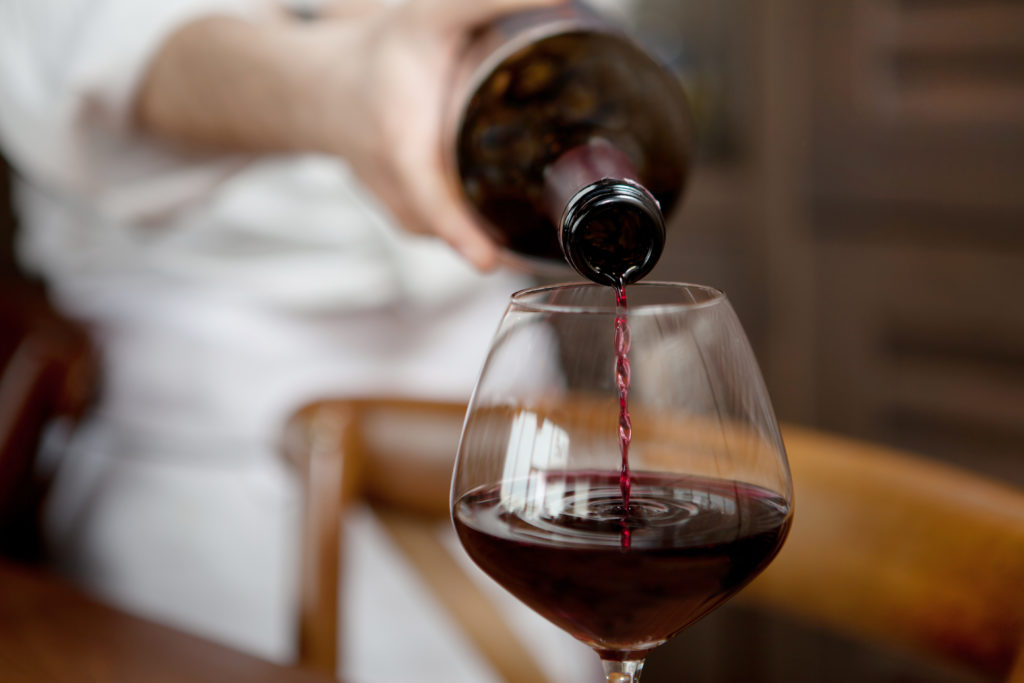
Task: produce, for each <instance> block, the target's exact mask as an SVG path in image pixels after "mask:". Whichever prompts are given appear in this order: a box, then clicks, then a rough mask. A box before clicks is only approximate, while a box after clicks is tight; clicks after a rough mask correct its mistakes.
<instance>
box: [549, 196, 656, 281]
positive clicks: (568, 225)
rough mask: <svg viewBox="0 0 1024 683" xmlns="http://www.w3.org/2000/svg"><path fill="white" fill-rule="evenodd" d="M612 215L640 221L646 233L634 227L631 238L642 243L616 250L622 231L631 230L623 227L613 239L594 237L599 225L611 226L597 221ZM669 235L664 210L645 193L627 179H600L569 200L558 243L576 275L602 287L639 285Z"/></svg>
mask: <svg viewBox="0 0 1024 683" xmlns="http://www.w3.org/2000/svg"><path fill="white" fill-rule="evenodd" d="M612 211H617V212H618V213H619V214H620V215H621V216H623V217H625V216H628V215H629V214H632V215H633V216H635V217H637V218H639V220H640V223H639V224H641V225H642V226H643V230H642V231H641V230H638V229H637V228H636V226H633V228H632V229H633V234H632V235H631V237H632V238H633V239H634V241H637V240H639V241H640V244H633V245H629V246H628V247H626V248H625V249H624V250H621V249H619V248H616V244H615V243H614V238H615V237H620V236H619V235H618V230H623V231H625V230H627V229H630V228H629V226H627V225H625V224H623V225H621V226H611V229H612V230H614V231H616V235H614V236H610V235H596V234H595V231H596V230H597V228H596V227H595V226H600V227H601V229H605V230H608V228H609V226H608V225H607V221H600V220H596V218H597V217H599V216H601V215H602V214H608V213H610V212H612ZM641 233H642V234H641ZM665 234H666V230H665V218H664V215H663V214H662V212H661V207H660V205H659V204H658V200H656V199H655V198H654V195H652V194H651V193H650V192H649V191H648V190H647V188H645V187H644V186H643V185H641V184H639V183H637V182H634V181H632V180H628V179H622V178H602V179H601V180H598V181H596V182H594V183H591V184H589V185H586V186H584V187H583V188H582V189H580V190H579V191H577V192H576V194H574V195H573V196H572V198H571V199H570V200H569V201H568V203H567V204H566V206H565V210H564V211H563V212H562V218H561V221H560V227H559V232H558V238H559V244H560V245H561V247H562V252H563V254H564V255H565V259H566V261H568V263H569V265H570V266H572V268H573V269H574V270H575V271H576V272H577V273H579V274H580V275H582V276H583V277H586V278H588V279H590V280H593V281H595V282H599V283H601V284H607V285H611V286H619V285H620V284H628V283H631V282H636V281H637V280H640V279H641V278H643V277H644V276H645V275H647V274H648V273H649V272H650V271H651V270H652V269H653V268H654V266H655V265H656V264H657V262H658V259H659V258H661V253H662V250H663V249H664V246H665ZM620 244H621V243H620ZM601 257H604V258H601Z"/></svg>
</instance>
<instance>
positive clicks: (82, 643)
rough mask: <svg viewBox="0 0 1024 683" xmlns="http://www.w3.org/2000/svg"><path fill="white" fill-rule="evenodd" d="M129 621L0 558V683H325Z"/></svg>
mask: <svg viewBox="0 0 1024 683" xmlns="http://www.w3.org/2000/svg"><path fill="white" fill-rule="evenodd" d="M333 680H334V679H332V678H329V677H326V676H321V675H317V674H314V673H310V672H306V671H301V670H299V669H294V668H288V667H281V666H277V665H275V664H271V663H269V662H266V661H263V660H261V659H257V658H255V657H251V656H249V655H246V654H243V653H241V652H238V651H236V650H232V649H230V648H227V647H223V646H220V645H216V644H214V643H211V642H208V641H205V640H202V639H200V638H196V637H193V636H190V635H186V634H184V633H181V632H179V631H175V630H173V629H170V628H166V627H164V626H159V625H157V624H154V623H152V622H149V621H146V620H143V619H139V618H137V617H133V616H130V615H128V614H125V613H123V612H119V611H117V610H114V609H111V608H109V607H105V606H103V605H101V604H100V603H98V602H95V601H93V600H91V599H89V598H87V597H85V596H84V595H82V594H81V593H80V592H78V591H77V590H76V589H74V588H72V587H71V586H69V585H67V584H66V583H64V582H63V581H61V580H59V579H57V578H54V577H53V576H50V575H48V574H46V573H44V572H43V570H37V569H34V568H26V567H22V566H19V565H15V564H11V563H9V562H6V561H3V560H0V681H3V683H22V682H24V683H40V682H42V681H46V682H49V681H73V682H74V683H93V682H104V681H118V682H121V681H125V682H130V683H171V682H177V681H218V682H220V681H225V682H232V681H245V682H247V683H260V682H261V681H268V682H269V681H274V682H275V683H326V682H327V681H333Z"/></svg>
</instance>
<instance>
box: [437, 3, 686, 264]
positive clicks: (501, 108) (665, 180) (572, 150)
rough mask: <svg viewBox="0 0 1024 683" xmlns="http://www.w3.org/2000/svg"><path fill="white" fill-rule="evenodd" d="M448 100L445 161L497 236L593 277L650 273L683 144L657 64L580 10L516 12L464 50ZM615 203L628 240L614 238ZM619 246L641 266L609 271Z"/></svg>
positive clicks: (675, 98)
mask: <svg viewBox="0 0 1024 683" xmlns="http://www.w3.org/2000/svg"><path fill="white" fill-rule="evenodd" d="M453 95H454V97H453V100H452V102H453V105H454V106H453V107H452V110H451V111H450V112H449V117H448V118H449V130H450V135H451V138H450V140H449V144H448V150H449V153H450V154H451V159H450V161H451V166H452V168H453V170H454V172H455V173H456V174H457V182H458V183H459V184H460V185H461V187H462V189H463V191H464V194H465V197H466V199H467V201H468V202H469V204H470V205H471V206H472V207H474V209H475V210H476V211H477V212H478V213H479V214H480V216H481V217H482V218H483V221H484V224H485V225H486V226H487V228H488V229H489V230H490V233H491V236H492V237H493V238H494V239H495V240H496V241H497V242H498V243H500V244H502V245H503V246H505V247H506V248H508V249H509V250H510V251H512V252H514V253H516V254H519V255H521V256H524V257H526V258H528V259H540V260H546V261H552V260H555V261H561V260H562V259H565V260H567V261H568V262H569V264H570V265H571V266H573V268H575V269H576V270H577V271H579V272H581V273H582V274H584V275H585V276H587V277H590V278H591V279H595V280H599V281H604V280H606V279H607V278H608V277H609V273H612V275H614V273H613V272H612V271H615V270H616V269H618V270H621V271H623V272H625V271H629V272H628V275H629V278H630V279H631V280H635V279H639V277H642V276H643V275H644V274H646V272H647V271H649V270H650V268H651V267H653V262H656V261H657V256H658V255H660V253H661V246H662V244H663V243H664V220H663V218H662V217H661V214H662V213H664V214H667V213H669V212H670V211H671V210H672V208H673V207H674V206H675V205H676V204H677V202H678V200H679V198H680V196H681V194H682V192H683V188H684V186H685V182H686V177H687V173H688V169H689V163H690V156H691V142H692V140H691V138H692V126H691V123H690V118H689V113H688V107H687V104H686V99H685V96H684V95H683V93H682V90H681V87H680V85H679V83H678V81H677V80H676V79H675V78H674V77H673V76H672V75H671V74H670V73H668V72H667V71H666V70H665V69H664V68H662V67H661V66H660V65H659V64H658V63H657V62H656V61H655V60H654V59H652V58H651V57H650V56H649V55H648V54H646V53H645V52H644V51H643V50H641V49H640V48H639V47H638V46H636V45H635V44H634V43H633V42H632V41H631V40H630V39H629V38H628V37H626V36H625V35H624V34H622V33H620V32H619V31H617V30H616V29H614V28H612V27H610V26H608V25H607V24H606V23H604V22H603V21H602V20H601V19H599V18H598V17H597V16H596V15H594V14H593V13H592V12H590V11H589V10H587V9H586V8H585V7H583V6H582V5H578V4H570V5H567V6H562V7H558V8H552V9H545V10H538V11H531V12H524V13H520V14H516V15H512V16H510V17H508V18H506V19H503V20H501V21H499V22H496V23H495V24H493V25H491V26H490V27H488V28H487V29H486V30H485V31H484V32H483V33H482V34H481V35H480V36H479V37H478V38H477V39H476V40H475V41H474V42H473V43H472V44H471V46H470V48H469V50H468V51H467V54H466V55H465V58H464V60H463V66H462V71H461V72H460V73H459V74H457V77H456V83H455V91H454V93H453ZM588 188H589V189H588ZM617 210H621V211H619V213H623V216H624V218H625V219H626V220H625V223H629V222H630V221H632V222H633V223H635V229H634V230H632V232H631V233H630V234H632V236H633V238H635V239H629V235H618V234H617V232H616V229H615V226H614V222H615V221H614V220H613V219H614V218H615V215H616V213H617ZM598 218H600V219H601V220H600V221H598ZM648 219H650V221H653V223H655V224H657V225H647V223H648V222H649V220H648ZM567 221H568V222H567ZM597 223H600V224H601V226H600V231H599V233H594V232H593V230H591V228H592V229H594V230H596V229H597V228H598V227H599V226H598V225H597ZM625 223H623V224H625ZM588 226H589V228H588ZM659 231H660V240H661V242H660V243H658V244H655V245H653V246H651V248H650V249H647V250H646V251H645V249H644V248H643V245H639V246H638V245H636V244H632V243H633V242H637V240H638V239H639V240H641V241H643V239H651V240H654V241H655V242H657V240H658V235H659ZM627 232H629V231H627ZM588 235H589V236H590V237H592V238H593V239H591V240H590V242H592V243H593V244H589V246H588V244H587V243H586V239H585V238H586V237H587V236H588ZM616 237H618V238H621V239H618V240H617V239H616ZM641 238H643V239H641ZM579 241H582V242H580V244H576V242H579ZM617 242H622V245H620V246H623V245H624V247H625V248H624V249H621V250H620V251H624V252H631V253H632V254H633V259H634V261H637V260H641V261H643V263H640V262H637V263H634V264H633V265H632V266H630V267H621V268H616V267H613V266H614V265H615V264H614V261H615V258H616V256H615V254H614V253H611V252H613V251H615V250H616V249H619V246H616V245H617ZM631 244H632V247H631V246H630V245H631ZM577 247H579V248H577ZM641 253H644V254H646V256H645V257H644V258H645V259H646V260H644V259H641V258H640V254H641ZM588 254H589V257H588ZM652 258H653V261H652V260H651V259H652ZM594 261H601V262H602V263H603V264H604V265H603V267H602V268H601V269H600V270H601V272H600V273H596V272H595V270H594V269H593V268H592V267H591V266H593V265H594V263H593V262H594ZM621 274H622V273H620V275H621ZM613 279H614V278H613Z"/></svg>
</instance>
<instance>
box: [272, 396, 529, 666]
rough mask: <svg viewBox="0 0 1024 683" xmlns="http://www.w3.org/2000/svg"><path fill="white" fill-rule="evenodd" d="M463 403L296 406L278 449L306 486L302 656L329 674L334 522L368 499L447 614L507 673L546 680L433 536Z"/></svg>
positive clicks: (336, 553)
mask: <svg viewBox="0 0 1024 683" xmlns="http://www.w3.org/2000/svg"><path fill="white" fill-rule="evenodd" d="M465 412H466V406H465V404H457V403H439V402H429V401H409V400H384V399H380V400H339V401H323V402H319V403H315V404H312V405H310V406H308V407H306V408H304V409H302V410H301V411H299V412H298V413H297V414H296V415H295V416H294V417H293V418H292V419H291V420H290V421H289V423H288V425H287V428H286V430H285V439H284V452H285V456H286V457H287V459H288V460H289V461H290V462H291V463H293V465H294V466H295V467H296V469H297V470H298V472H299V473H300V476H301V478H302V481H303V482H304V489H305V511H304V529H303V550H302V563H301V564H302V570H301V571H302V585H301V597H300V618H299V658H300V663H301V664H303V665H304V666H308V667H310V668H313V669H317V670H319V671H324V672H328V673H335V672H336V671H337V665H338V653H337V644H338V636H339V630H338V624H339V614H338V611H337V606H338V592H339V587H338V584H339V575H340V560H339V558H340V549H341V547H340V539H341V534H342V533H343V525H342V523H341V521H342V516H343V514H344V512H345V508H346V507H347V506H349V505H350V504H352V503H354V502H356V501H365V502H368V503H370V504H371V505H372V506H373V508H374V511H375V513H376V514H377V516H378V518H379V519H380V521H381V522H382V523H383V526H384V528H385V529H386V530H387V531H388V533H389V536H390V538H391V540H392V541H393V542H394V543H395V545H396V547H397V548H398V550H399V551H400V552H401V553H402V554H403V555H404V556H405V557H406V559H407V560H408V561H409V562H410V563H411V565H412V566H413V567H414V568H415V570H416V571H417V573H418V575H419V576H420V577H421V578H422V579H423V580H424V582H425V583H426V585H427V586H428V587H429V588H430V589H431V591H432V593H433V594H434V596H435V597H436V598H437V600H438V602H439V603H440V604H441V605H442V606H443V607H444V608H445V609H446V611H447V613H448V615H449V616H450V617H451V618H452V620H453V622H454V623H455V624H457V625H458V626H459V627H460V628H461V631H462V633H463V634H464V635H465V636H466V637H467V639H468V640H469V642H471V643H472V644H473V645H474V646H475V647H476V649H477V651H478V652H479V653H480V654H481V655H482V656H483V657H484V659H485V660H487V661H488V662H489V663H490V664H491V666H492V668H493V669H494V671H495V672H497V673H498V675H500V676H501V677H502V678H503V679H504V680H507V681H538V682H543V681H545V680H547V679H546V678H545V676H544V674H543V673H542V672H541V670H540V668H539V667H538V666H537V664H536V663H535V661H534V659H533V657H532V656H531V654H530V653H529V651H528V650H527V649H526V648H525V647H524V646H523V645H522V644H521V643H520V641H519V639H518V637H517V636H516V635H515V634H514V633H513V631H512V630H511V629H510V628H509V627H508V625H507V624H506V622H505V621H504V619H503V618H502V616H501V615H500V613H499V612H498V610H497V608H496V607H494V606H493V605H492V603H491V601H490V599H489V598H488V597H487V596H486V595H484V594H483V592H482V591H481V590H480V589H479V587H478V586H477V584H476V583H475V582H474V581H473V580H472V579H471V578H470V577H469V576H468V575H466V574H465V572H464V571H463V569H462V567H461V566H460V565H459V564H458V563H457V562H456V561H455V560H454V558H452V556H451V554H450V553H449V551H448V550H447V548H445V547H444V544H443V542H442V539H441V538H440V537H439V535H438V525H439V524H441V523H446V520H447V519H448V491H449V486H450V481H451V473H452V465H453V462H454V458H455V452H456V448H457V446H458V440H459V433H460V431H461V428H462V420H463V417H464V415H465Z"/></svg>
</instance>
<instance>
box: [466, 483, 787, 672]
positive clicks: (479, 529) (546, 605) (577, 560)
mask: <svg viewBox="0 0 1024 683" xmlns="http://www.w3.org/2000/svg"><path fill="white" fill-rule="evenodd" d="M530 485H531V486H533V487H534V488H533V490H535V491H536V490H537V488H536V487H538V486H542V487H543V489H544V491H545V495H544V496H543V497H542V499H541V500H539V501H538V499H537V498H536V497H527V498H521V499H519V498H516V497H515V496H508V495H503V491H507V490H509V489H514V488H515V486H516V484H515V483H510V482H505V483H503V484H500V485H498V486H489V487H481V488H478V489H475V490H471V491H469V492H467V493H466V494H464V495H463V496H461V497H460V498H459V499H458V500H457V502H456V503H455V505H454V508H453V519H454V521H455V528H456V531H457V532H458V535H459V538H460V540H461V542H462V545H463V547H464V548H465V549H466V551H467V552H468V553H469V555H470V557H472V558H473V560H474V561H475V562H476V563H477V564H478V565H479V566H480V567H481V568H482V569H483V570H484V571H485V572H487V573H488V574H489V575H490V576H491V577H492V578H493V579H495V580H496V581H497V582H498V583H499V584H501V585H502V586H504V587H505V588H506V589H507V590H508V591H510V592H511V593H512V594H513V595H515V596H516V597H517V598H519V599H520V600H521V601H522V602H524V603H525V604H527V605H529V606H530V607H532V608H533V609H534V610H536V611H537V612H539V613H540V614H541V615H543V616H545V617H546V618H548V619H549V620H550V621H552V622H554V623H555V624H556V625H558V626H559V627H561V628H563V629H564V630H566V631H567V632H569V633H571V634H572V635H574V636H575V637H576V638H578V639H579V640H581V641H583V642H584V643H587V644H588V645H590V646H591V647H593V648H594V649H595V650H597V652H598V654H600V655H601V657H602V659H606V660H608V659H611V660H630V659H642V658H643V657H644V655H646V653H647V652H648V651H650V650H651V649H652V648H654V647H656V646H658V645H660V644H661V643H664V642H665V641H666V640H668V639H669V638H670V637H672V636H673V635H674V634H676V633H677V632H679V631H680V630H682V629H683V628H685V627H686V626H687V625H689V624H691V623H692V622H694V621H696V620H697V619H699V618H700V617H702V616H703V615H705V614H707V613H708V612H710V611H711V610H713V609H714V608H715V607H717V606H718V605H719V604H720V603H722V602H723V601H725V600H726V599H727V598H728V597H730V596H731V595H733V594H734V593H735V592H736V591H738V590H739V589H740V588H742V587H743V586H744V585H746V584H747V582H748V581H750V579H752V578H753V577H754V576H756V575H757V573H758V572H760V570H761V569H762V568H763V567H764V566H765V565H767V564H768V562H770V561H771V559H772V558H773V557H774V556H775V554H776V552H777V551H778V549H779V547H780V546H781V544H782V541H783V539H784V538H785V536H786V533H787V531H788V528H789V523H790V507H789V504H788V503H787V502H786V500H785V499H783V498H782V497H780V496H779V495H778V494H775V493H773V492H770V491H768V490H766V489H762V488H759V487H756V486H753V485H749V484H743V483H739V482H735V481H728V480H719V479H711V478H704V477H697V476H668V475H663V474H659V475H654V474H647V473H641V472H635V473H633V474H632V491H631V502H630V512H629V515H628V516H627V517H626V518H625V519H626V524H628V526H629V532H630V539H631V542H630V547H629V548H628V549H625V548H623V547H622V543H621V535H622V529H621V524H622V521H623V517H622V514H621V500H620V496H621V492H620V488H619V478H618V477H617V476H615V475H614V474H610V473H607V472H605V473H599V472H551V473H547V474H546V475H545V476H544V478H543V480H541V481H540V482H537V481H534V482H530ZM513 500H520V501H521V503H522V505H521V506H519V507H518V508H516V509H510V507H509V502H508V501H513ZM625 586H628V590H624V589H623V587H625Z"/></svg>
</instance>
